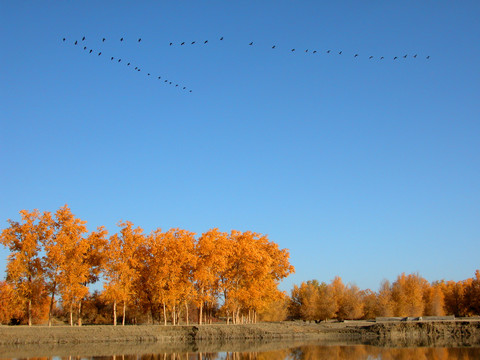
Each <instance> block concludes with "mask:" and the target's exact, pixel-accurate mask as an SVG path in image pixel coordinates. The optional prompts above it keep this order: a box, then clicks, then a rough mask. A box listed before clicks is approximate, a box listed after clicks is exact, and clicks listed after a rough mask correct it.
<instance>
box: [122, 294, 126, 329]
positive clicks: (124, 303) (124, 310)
mask: <svg viewBox="0 0 480 360" xmlns="http://www.w3.org/2000/svg"><path fill="white" fill-rule="evenodd" d="M126 310H127V302H126V301H125V300H124V301H123V317H122V326H125V312H126Z"/></svg>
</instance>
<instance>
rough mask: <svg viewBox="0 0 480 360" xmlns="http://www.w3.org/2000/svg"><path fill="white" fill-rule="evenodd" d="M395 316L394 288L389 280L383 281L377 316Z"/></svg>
mask: <svg viewBox="0 0 480 360" xmlns="http://www.w3.org/2000/svg"><path fill="white" fill-rule="evenodd" d="M393 314H394V304H393V299H392V286H391V285H390V282H389V281H388V280H383V281H382V282H381V284H380V289H379V291H378V294H377V307H376V316H381V317H389V316H393Z"/></svg>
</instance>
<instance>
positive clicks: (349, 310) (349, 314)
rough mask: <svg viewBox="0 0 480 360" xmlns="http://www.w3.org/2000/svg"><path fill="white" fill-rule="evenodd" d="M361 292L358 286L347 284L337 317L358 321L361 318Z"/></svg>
mask: <svg viewBox="0 0 480 360" xmlns="http://www.w3.org/2000/svg"><path fill="white" fill-rule="evenodd" d="M362 300H363V299H362V292H361V291H360V289H359V288H358V286H356V285H353V284H348V285H347V286H346V287H345V290H344V292H343V296H342V298H341V300H340V303H339V310H338V311H337V316H338V317H339V318H340V319H351V320H354V319H360V318H361V317H363V306H364V305H363V301H362Z"/></svg>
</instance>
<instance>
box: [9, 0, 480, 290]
mask: <svg viewBox="0 0 480 360" xmlns="http://www.w3.org/2000/svg"><path fill="white" fill-rule="evenodd" d="M479 18H480V3H479V2H478V1H467V0H466V1H461V2H455V1H443V0H436V1H433V0H431V1H430V0H425V1H424V0H421V1H418V0H415V1H408V0H407V1H354V0H351V1H346V0H339V1H318V0H317V1H292V0H288V1H287V0H276V1H249V0H248V1H211V0H205V1H186V0H184V1H141V2H138V1H101V2H99V1H68V2H67V1H62V2H60V1H2V2H0V19H1V25H0V27H1V31H0V45H1V49H2V50H1V55H0V66H1V68H2V74H1V76H0V79H1V81H0V109H1V111H0V166H1V169H2V171H1V172H0V186H1V189H2V191H1V192H0V221H1V223H2V225H1V228H4V227H6V226H7V222H6V220H7V219H9V218H11V219H18V211H19V210H21V209H34V208H37V209H39V210H41V211H55V210H56V209H58V208H59V207H60V206H62V205H64V204H68V205H69V206H70V207H71V209H72V211H73V212H74V213H75V214H76V215H77V216H78V217H80V218H82V219H84V220H86V221H87V222H88V224H87V225H88V227H89V229H91V230H93V229H95V228H96V227H97V226H99V225H105V226H106V227H107V228H108V230H109V231H110V233H114V232H116V231H117V228H116V223H117V222H118V221H119V220H130V221H132V222H134V223H135V224H136V225H139V226H141V227H142V228H143V229H145V231H146V232H149V231H151V230H153V229H155V228H157V227H161V228H162V229H168V228H171V227H180V228H185V229H188V230H191V231H194V232H197V233H198V234H200V233H202V232H203V231H206V230H208V229H210V228H213V227H218V228H220V229H221V230H223V231H230V230H231V229H237V230H252V231H256V232H260V233H264V234H268V235H269V238H270V239H271V240H273V241H275V242H278V243H279V244H280V246H281V247H285V248H288V249H290V253H291V261H292V263H293V265H294V266H295V267H296V274H295V275H292V276H291V277H289V279H288V280H286V281H285V282H284V283H283V284H282V288H283V289H290V288H291V286H292V284H293V283H299V282H301V281H303V280H309V279H313V278H316V279H319V280H320V281H326V282H329V281H330V280H331V279H333V277H334V276H335V275H339V276H341V277H342V278H343V280H344V281H345V282H354V283H356V284H357V285H358V286H359V287H361V288H371V289H373V290H377V289H378V286H379V284H380V282H381V281H382V279H384V278H386V279H389V280H394V279H395V277H396V276H397V275H398V274H400V273H401V272H407V273H410V272H417V271H418V272H419V273H420V274H421V275H422V276H424V277H425V278H427V279H428V280H430V281H432V280H437V279H453V280H462V279H465V278H468V277H471V276H473V274H474V271H475V269H478V268H479V267H480V263H479V261H478V254H479V248H480V241H479V240H480V227H479V215H480V207H479V204H480V190H479V189H480V187H479V183H480V125H479V120H480V110H479V109H480V108H479V98H480V72H479V67H478V64H479V60H480V45H479V42H478V35H479V34H480V22H479V21H478V19H479ZM83 36H85V37H86V40H85V41H84V42H82V41H81V38H82V37H83ZM222 36H223V37H224V40H223V41H220V40H219V38H220V37H222ZM64 37H65V38H66V39H67V40H66V41H65V42H63V41H62V38H64ZM103 37H105V38H106V41H105V42H102V38H103ZM121 37H123V38H124V41H123V42H120V41H119V39H120V38H121ZM138 38H141V39H142V41H141V42H140V43H138V41H137V39H138ZM75 40H78V41H79V42H80V44H79V45H77V46H75V45H74V41H75ZM204 40H209V42H208V44H206V45H204V44H203V41H204ZM182 41H185V42H187V45H185V46H180V45H179V43H181V42H182ZM192 41H196V42H197V43H196V44H194V45H188V44H190V43H191V42H192ZM252 41H253V42H254V44H253V45H252V46H249V45H248V44H249V43H250V42H252ZM170 42H173V43H174V45H173V46H169V43H170ZM273 45H276V48H275V49H272V48H271V47H272V46H273ZM83 46H87V48H88V49H87V51H84V50H83ZM292 48H295V49H296V51H295V52H292V51H291V49H292ZM89 49H92V50H93V52H92V54H89V53H88V50H89ZM306 49H308V50H309V52H308V53H305V50H306ZM313 50H316V51H317V53H316V54H313ZM327 50H331V53H330V54H327ZM100 51H101V52H102V55H101V56H98V55H97V54H98V52H100ZM340 51H342V54H341V55H339V54H338V52H340ZM354 54H359V56H358V57H356V58H355V57H354ZM405 54H407V55H408V56H407V58H406V59H404V58H403V55H405ZM414 54H418V56H417V58H415V59H414V58H413V55H414ZM110 56H114V57H115V60H114V61H110ZM369 56H374V58H373V59H371V60H370V59H369ZM380 56H384V57H385V59H383V60H380ZM395 56H398V57H399V59H397V60H393V58H394V57H395ZM426 56H430V59H428V60H427V59H426ZM118 58H121V59H122V62H120V63H118V61H116V59H118ZM127 62H131V63H132V64H134V65H135V66H138V67H140V68H141V70H142V71H141V72H136V71H134V70H133V69H132V67H133V65H132V66H130V67H128V66H127V65H126V63H127ZM148 72H150V73H151V76H150V77H149V76H147V75H146V73H148ZM154 76H155V78H154ZM157 76H162V80H163V79H169V81H172V82H173V84H172V85H169V84H168V83H167V84H165V83H164V82H163V81H162V80H158V79H157V78H156V77H157ZM177 83H178V84H179V85H180V86H179V87H175V86H174V85H175V84H177ZM183 86H186V87H187V88H188V89H192V93H189V92H187V91H185V90H182V87H183ZM7 255H8V252H7V251H6V249H4V248H2V249H1V250H0V270H1V269H4V268H5V263H6V257H7Z"/></svg>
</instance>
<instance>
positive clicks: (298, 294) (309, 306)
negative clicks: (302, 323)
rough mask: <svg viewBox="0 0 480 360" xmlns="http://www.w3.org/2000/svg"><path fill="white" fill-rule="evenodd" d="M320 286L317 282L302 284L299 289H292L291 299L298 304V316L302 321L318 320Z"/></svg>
mask: <svg viewBox="0 0 480 360" xmlns="http://www.w3.org/2000/svg"><path fill="white" fill-rule="evenodd" d="M319 290H320V285H319V284H318V281H317V280H312V281H307V282H302V283H301V284H300V287H296V286H295V287H294V289H293V291H292V298H293V297H295V299H296V301H297V302H298V303H299V315H300V317H301V318H302V319H303V320H309V321H310V320H316V319H318V318H319V314H318V303H319V301H320V291H319Z"/></svg>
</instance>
